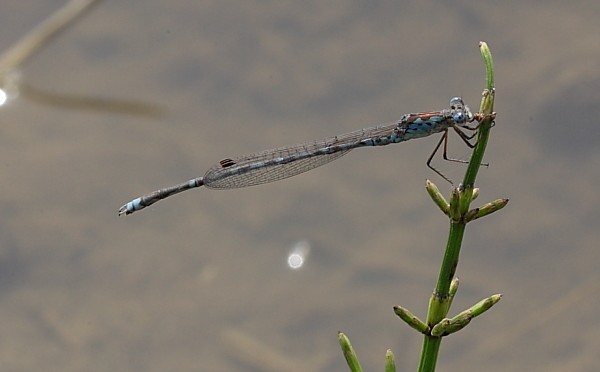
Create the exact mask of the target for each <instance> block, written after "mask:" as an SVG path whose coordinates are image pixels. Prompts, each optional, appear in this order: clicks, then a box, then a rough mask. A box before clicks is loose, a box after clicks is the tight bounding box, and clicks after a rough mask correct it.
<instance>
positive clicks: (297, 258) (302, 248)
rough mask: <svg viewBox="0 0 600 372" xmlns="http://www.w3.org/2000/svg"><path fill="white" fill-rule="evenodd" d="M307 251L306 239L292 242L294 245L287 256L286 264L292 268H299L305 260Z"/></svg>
mask: <svg viewBox="0 0 600 372" xmlns="http://www.w3.org/2000/svg"><path fill="white" fill-rule="evenodd" d="M309 251H310V244H308V242H306V241H299V242H298V243H296V244H294V247H293V248H292V250H291V252H290V254H289V256H288V260H287V262H288V266H289V267H290V268H291V269H294V270H296V269H299V268H301V267H302V266H303V265H304V261H305V260H306V256H308V252H309Z"/></svg>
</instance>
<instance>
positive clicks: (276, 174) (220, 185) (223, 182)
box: [119, 97, 480, 215]
mask: <svg viewBox="0 0 600 372" xmlns="http://www.w3.org/2000/svg"><path fill="white" fill-rule="evenodd" d="M479 119H480V117H479V115H474V114H473V113H471V111H470V110H469V107H468V106H466V105H465V104H464V102H463V100H462V99H461V98H460V97H454V98H452V99H451V100H450V108H449V109H444V110H441V111H432V112H422V113H416V114H406V115H403V116H402V117H401V118H400V120H398V121H397V122H394V123H390V124H384V125H379V126H376V127H371V128H365V129H359V130H357V131H354V132H350V133H346V134H342V135H339V136H334V137H329V138H325V139H324V140H320V141H309V142H306V143H302V144H298V145H293V146H287V147H280V148H276V149H272V150H266V151H262V152H258V153H254V154H250V155H243V156H238V157H235V158H227V159H223V160H221V161H220V162H219V163H217V164H215V165H213V166H212V167H210V168H209V169H208V171H207V172H206V173H205V174H204V176H202V177H198V178H194V179H192V180H189V181H187V182H184V183H181V184H178V185H175V186H171V187H167V188H164V189H160V190H156V191H154V192H152V193H150V194H146V195H144V196H141V197H139V198H137V199H134V200H132V201H130V202H129V203H127V204H125V205H123V206H122V207H121V208H120V209H119V215H123V214H131V213H133V212H136V211H139V210H141V209H144V208H146V207H148V206H150V205H152V204H154V203H156V202H157V201H159V200H161V199H164V198H167V197H169V196H171V195H174V194H177V193H180V192H182V191H185V190H189V189H193V188H196V187H200V186H205V187H207V188H209V189H220V190H225V189H236V188H241V187H247V186H253V185H260V184H263V183H269V182H273V181H278V180H281V179H284V178H288V177H292V176H295V175H297V174H300V173H303V172H306V171H309V170H311V169H314V168H317V167H320V166H321V165H323V164H327V163H329V162H330V161H333V160H335V159H338V158H340V157H341V156H343V155H345V154H347V153H348V151H350V150H352V149H355V148H357V147H366V146H384V145H388V144H390V143H398V142H404V141H408V140H410V139H413V138H421V137H427V136H429V135H431V134H434V133H440V132H443V136H442V138H441V139H440V141H439V142H438V144H437V145H436V147H435V149H434V151H433V153H432V154H431V156H430V157H429V159H427V166H428V167H429V168H431V169H432V170H433V171H435V172H436V173H437V174H439V175H440V176H441V177H443V178H444V179H445V180H447V181H448V182H451V181H450V180H449V179H448V178H446V176H444V175H443V174H442V173H440V172H439V171H438V170H437V169H435V168H434V167H433V166H432V165H431V159H433V156H434V155H435V153H436V152H437V151H438V149H439V148H440V145H441V144H442V142H443V143H444V159H446V160H456V159H448V157H447V156H446V146H447V141H448V129H449V128H452V129H454V131H456V133H457V134H458V135H459V136H460V138H461V139H462V140H463V141H465V143H467V144H468V145H469V146H470V147H473V145H472V144H471V143H470V142H469V140H470V139H472V138H473V137H474V133H473V134H472V135H467V134H466V133H465V132H463V131H462V129H463V128H464V129H468V130H470V131H475V130H477V127H478V125H479V121H480V120H479ZM472 122H476V124H475V125H474V126H470V125H469V124H470V123H472ZM458 161H460V160H458Z"/></svg>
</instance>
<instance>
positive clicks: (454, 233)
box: [419, 42, 494, 372]
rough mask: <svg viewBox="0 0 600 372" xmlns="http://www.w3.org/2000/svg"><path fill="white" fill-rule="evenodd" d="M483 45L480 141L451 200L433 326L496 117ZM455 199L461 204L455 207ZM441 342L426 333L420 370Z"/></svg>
mask: <svg viewBox="0 0 600 372" xmlns="http://www.w3.org/2000/svg"><path fill="white" fill-rule="evenodd" d="M479 48H480V51H481V55H482V58H483V61H484V64H485V67H486V90H485V91H484V96H483V99H482V101H481V106H480V111H479V114H481V115H483V116H482V121H481V122H480V125H479V129H478V134H477V144H476V146H475V149H474V150H473V154H472V155H471V159H470V161H469V165H468V167H467V171H466V173H465V176H464V179H463V182H462V184H461V185H460V186H459V188H458V190H455V191H454V192H457V191H458V200H456V198H452V199H454V200H453V201H451V205H450V211H451V213H450V231H449V234H448V243H447V245H446V252H445V254H444V259H443V261H442V267H441V269H440V274H439V277H438V281H437V285H436V287H435V291H434V293H433V295H432V296H431V299H430V301H429V309H428V312H427V325H428V326H429V327H430V329H431V328H433V326H434V325H436V324H437V323H439V322H440V321H441V320H442V319H443V318H444V317H446V315H447V314H448V310H449V307H450V303H451V297H450V293H449V289H450V283H451V281H452V279H453V278H454V274H455V272H456V268H457V266H458V259H459V255H460V248H461V244H462V240H463V236H464V233H465V228H466V224H467V221H466V219H465V218H464V216H465V215H466V213H467V211H468V208H469V205H470V202H471V200H472V197H473V188H474V184H475V178H476V177H477V172H478V171H479V168H480V167H481V164H482V160H483V155H484V152H485V148H486V145H487V142H488V137H489V133H490V128H491V126H492V121H493V117H492V116H490V115H491V114H492V111H493V107H494V66H493V62H492V55H491V52H490V50H489V48H488V46H487V44H486V43H484V42H481V43H480V44H479ZM453 202H454V203H457V204H455V205H454V206H453V205H452V203H453ZM453 207H454V208H456V211H457V212H458V213H452V211H453ZM441 341H442V338H441V336H439V337H436V336H432V335H425V338H424V340H423V348H422V351H421V361H420V363H419V371H420V372H432V371H435V366H436V363H437V357H438V353H439V348H440V345H441Z"/></svg>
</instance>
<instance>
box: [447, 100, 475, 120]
mask: <svg viewBox="0 0 600 372" xmlns="http://www.w3.org/2000/svg"><path fill="white" fill-rule="evenodd" d="M450 109H451V110H452V120H454V123H455V124H459V125H460V124H467V123H470V122H472V121H473V113H472V112H471V110H470V109H469V106H467V105H465V102H464V101H463V100H462V98H460V97H454V98H452V99H451V100H450Z"/></svg>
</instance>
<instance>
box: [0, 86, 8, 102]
mask: <svg viewBox="0 0 600 372" xmlns="http://www.w3.org/2000/svg"><path fill="white" fill-rule="evenodd" d="M7 99H8V95H7V94H6V92H5V91H4V89H1V88H0V106H4V104H5V103H6V100H7Z"/></svg>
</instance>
